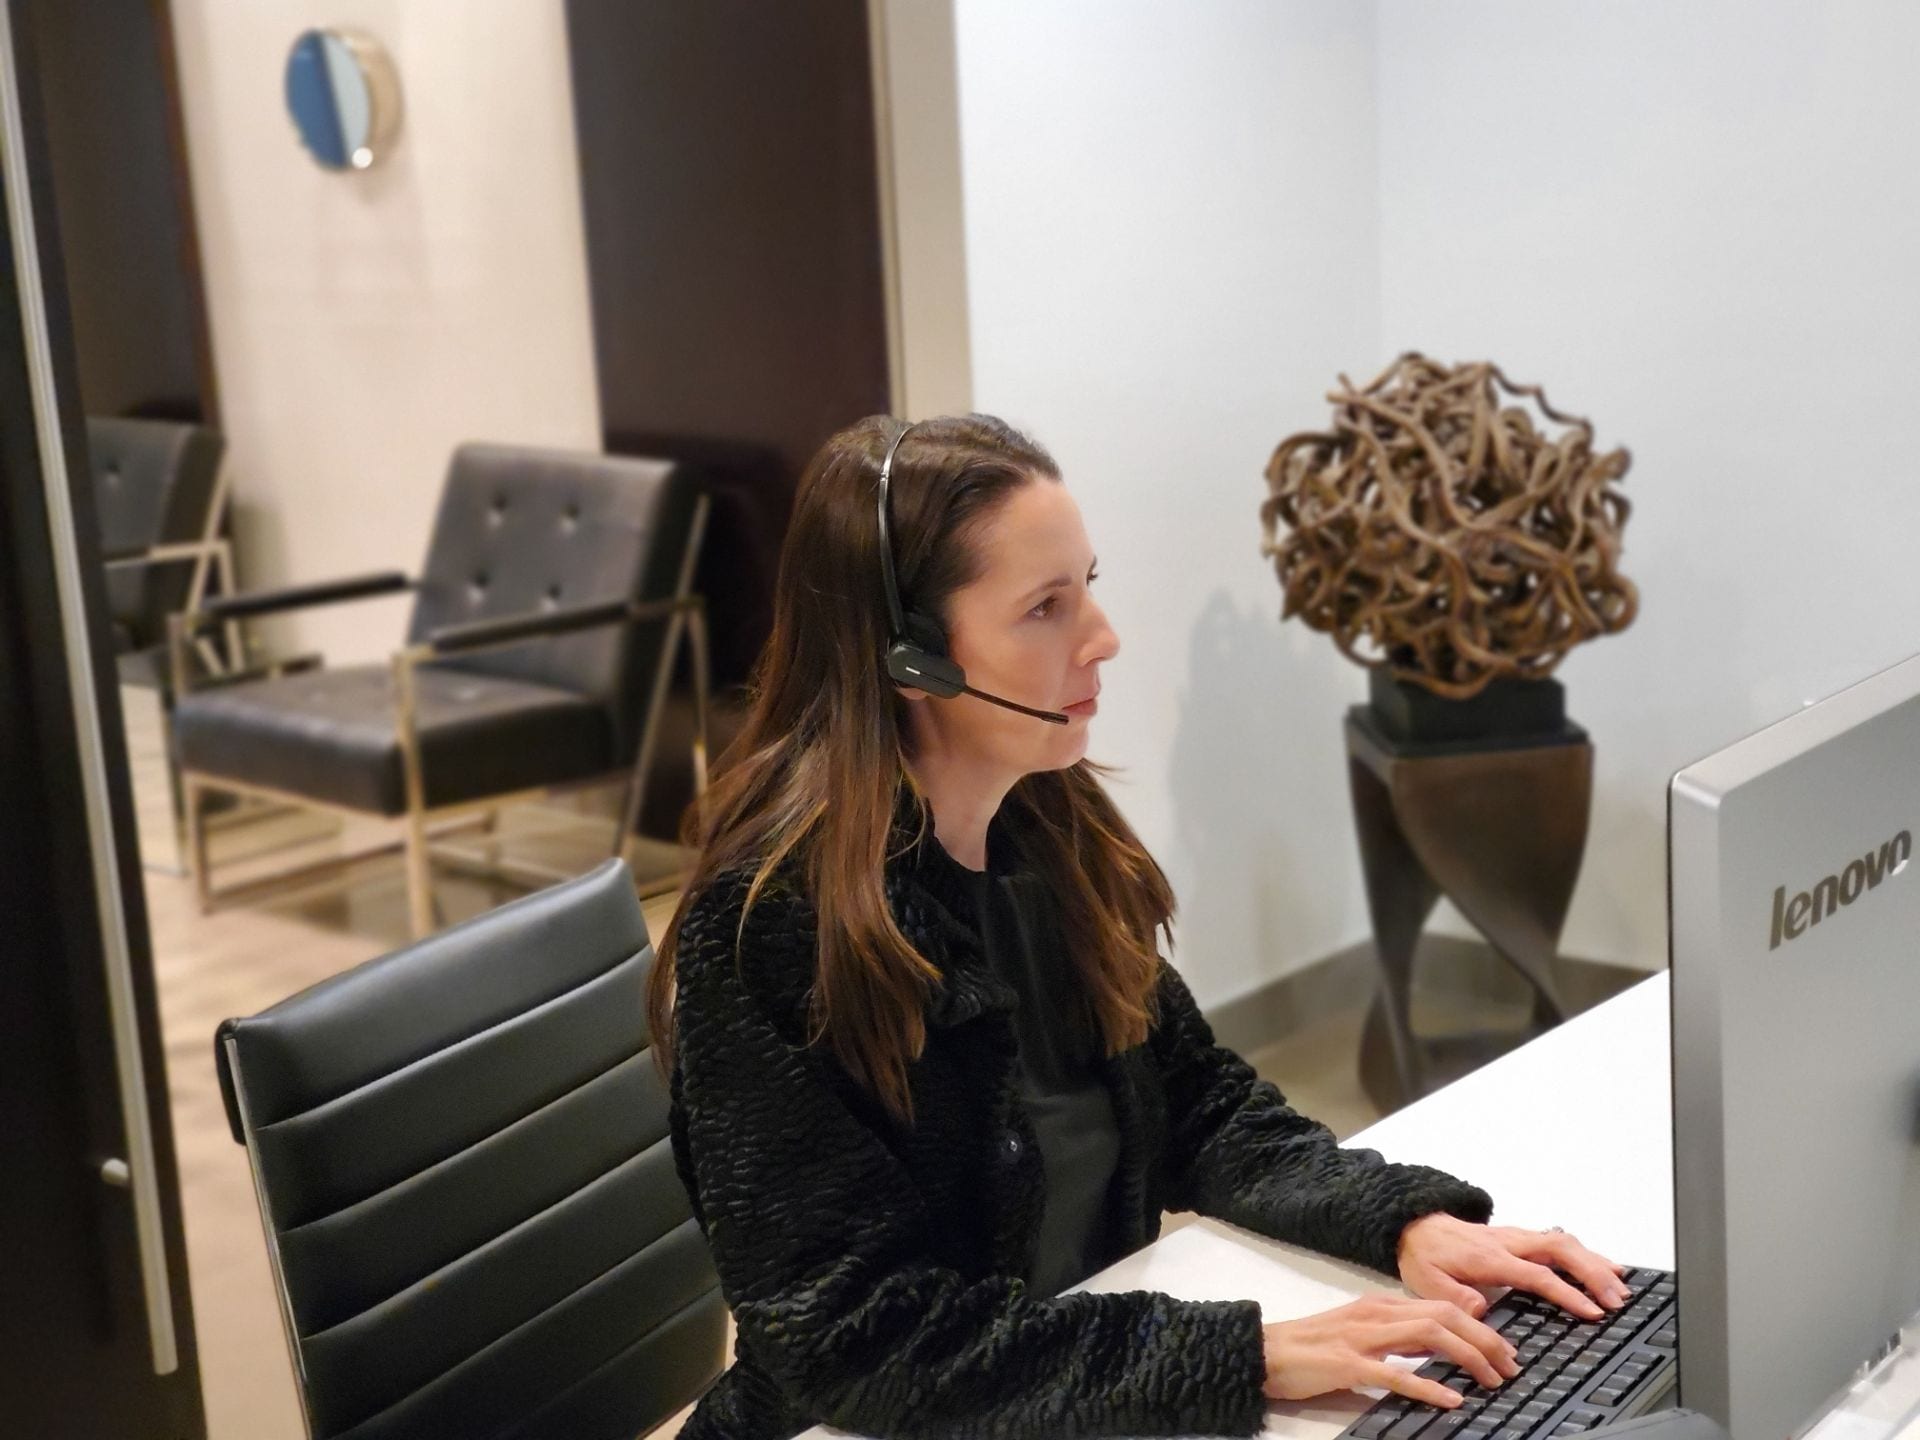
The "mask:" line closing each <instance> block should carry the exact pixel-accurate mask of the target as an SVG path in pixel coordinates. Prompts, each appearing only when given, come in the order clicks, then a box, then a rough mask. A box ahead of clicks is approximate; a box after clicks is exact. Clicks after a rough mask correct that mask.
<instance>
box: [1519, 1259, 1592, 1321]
mask: <svg viewBox="0 0 1920 1440" xmlns="http://www.w3.org/2000/svg"><path fill="white" fill-rule="evenodd" d="M1502 1270H1503V1272H1504V1273H1503V1274H1502V1275H1501V1277H1500V1278H1501V1283H1502V1284H1504V1285H1512V1286H1514V1287H1515V1288H1517V1289H1520V1290H1527V1291H1530V1292H1532V1293H1533V1294H1535V1295H1538V1296H1539V1297H1540V1298H1541V1299H1543V1300H1551V1301H1552V1302H1553V1303H1554V1304H1555V1305H1558V1306H1559V1307H1560V1308H1561V1309H1562V1310H1564V1311H1566V1312H1567V1313H1568V1314H1569V1315H1578V1316H1579V1317H1580V1318H1581V1319H1582V1320H1598V1319H1600V1318H1601V1317H1602V1316H1604V1315H1605V1314H1606V1312H1605V1311H1604V1310H1602V1309H1601V1308H1600V1307H1599V1306H1598V1305H1596V1304H1595V1303H1594V1302H1593V1301H1592V1300H1591V1299H1590V1298H1589V1297H1587V1296H1586V1295H1583V1294H1581V1293H1580V1291H1578V1290H1576V1289H1574V1288H1573V1286H1571V1285H1569V1284H1568V1283H1567V1282H1566V1281H1564V1280H1562V1279H1561V1278H1560V1277H1559V1276H1558V1275H1556V1274H1554V1273H1553V1271H1551V1270H1549V1269H1548V1268H1547V1267H1546V1266H1544V1265H1537V1264H1535V1263H1534V1262H1533V1261H1531V1260H1522V1259H1521V1258H1520V1257H1519V1256H1518V1255H1516V1256H1514V1257H1513V1259H1512V1260H1511V1261H1510V1262H1509V1263H1508V1264H1507V1265H1506V1266H1503V1267H1502Z"/></svg>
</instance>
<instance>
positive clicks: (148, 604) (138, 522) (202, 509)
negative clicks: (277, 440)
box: [87, 417, 226, 650]
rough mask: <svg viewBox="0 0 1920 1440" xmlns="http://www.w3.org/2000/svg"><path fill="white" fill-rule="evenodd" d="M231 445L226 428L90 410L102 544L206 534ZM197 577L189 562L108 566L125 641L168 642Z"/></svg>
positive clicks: (133, 644) (137, 546)
mask: <svg viewBox="0 0 1920 1440" xmlns="http://www.w3.org/2000/svg"><path fill="white" fill-rule="evenodd" d="M225 452H226V441H225V440H224V439H223V438H222V437H221V435H220V432H219V431H217V430H213V429H209V428H208V427H207V426H205V425H191V424H185V423H181V422H178V421H172V420H122V419H109V418H104V417H89V418H88V420H87V457H88V466H89V468H90V469H91V471H92V472H93V508H94V511H95V512H96V514H97V515H98V516H99V520H100V548H101V549H102V550H103V551H105V552H106V553H107V554H109V555H111V554H114V553H116V552H123V551H128V550H145V549H150V548H151V547H153V546H155V545H166V544H175V543H178V542H180V541H183V540H200V539H203V538H206V536H207V532H208V528H209V526H210V524H211V523H212V521H213V517H212V516H211V515H209V513H208V511H209V508H210V507H211V506H212V505H213V503H214V490H215V487H216V483H217V481H218V478H219V474H220V459H221V456H222V455H223V454H225ZM192 583H193V564H192V562H190V561H188V562H170V563H167V564H162V565H127V566H114V567H112V568H111V569H109V570H108V571H107V607H108V609H109V611H110V612H111V613H112V616H113V621H114V629H115V632H116V638H117V640H118V642H119V648H120V649H123V650H140V649H145V648H146V647H148V646H150V645H159V644H162V643H163V642H164V641H165V640H166V638H167V616H168V615H169V614H170V613H171V612H173V611H175V610H180V609H184V608H185V606H186V603H187V591H188V588H189V587H190V586H191V585H192Z"/></svg>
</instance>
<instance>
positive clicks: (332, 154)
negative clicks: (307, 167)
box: [287, 29, 400, 170]
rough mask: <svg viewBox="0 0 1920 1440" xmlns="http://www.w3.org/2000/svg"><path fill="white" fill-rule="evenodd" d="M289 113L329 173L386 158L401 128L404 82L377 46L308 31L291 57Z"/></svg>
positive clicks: (341, 34) (345, 35) (355, 36)
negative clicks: (401, 96)
mask: <svg viewBox="0 0 1920 1440" xmlns="http://www.w3.org/2000/svg"><path fill="white" fill-rule="evenodd" d="M287 109H288V111H289V112H290V113H291V114H292V115H293V124H294V128H295V129H296V130H298V131H299V132H300V142H301V144H303V145H305V146H306V147H307V151H308V153H310V154H311V155H312V156H313V158H314V159H315V160H316V161H318V162H319V163H320V164H321V165H322V166H324V167H325V168H327V169H329V170H365V169H366V168H367V167H368V166H370V165H372V164H374V163H375V162H377V161H379V160H383V159H385V158H386V155H387V152H388V151H389V150H390V149H392V148H393V138H394V135H395V134H396V133H397V132H398V130H399V128H400V77H399V75H398V74H397V73H396V72H395V70H394V68H393V61H392V59H391V58H389V57H388V55H387V52H386V51H385V50H383V49H382V48H381V47H380V44H379V42H378V41H376V40H374V39H373V38H372V37H371V36H368V35H363V34H361V33H359V32H358V31H355V30H335V29H325V30H309V31H307V32H306V33H305V34H304V35H302V36H301V37H300V38H299V39H298V40H296V41H294V42H293V50H292V52H291V53H290V54H289V55H288V56H287Z"/></svg>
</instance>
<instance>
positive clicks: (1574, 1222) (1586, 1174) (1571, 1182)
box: [803, 974, 1920, 1440]
mask: <svg viewBox="0 0 1920 1440" xmlns="http://www.w3.org/2000/svg"><path fill="white" fill-rule="evenodd" d="M1667 1015H1668V1010H1667V977H1666V976H1665V975H1664V974H1659V975H1655V976H1653V977H1651V978H1650V979H1648V980H1646V981H1644V982H1642V983H1641V984H1638V985H1636V986H1634V987H1633V988H1632V989H1630V990H1628V991H1626V992H1625V993H1623V994H1620V995H1617V996H1615V997H1614V998H1613V999H1611V1000H1609V1001H1607V1002H1606V1003H1605V1004H1602V1005H1598V1006H1596V1007H1594V1008H1593V1009H1592V1010H1589V1011H1587V1012H1586V1013H1585V1014H1583V1015H1580V1016H1577V1017H1576V1018H1574V1019H1573V1020H1570V1021H1568V1022H1567V1023H1566V1024H1565V1025H1561V1026H1558V1027H1557V1028H1555V1029H1553V1030H1550V1031H1548V1032H1547V1033H1546V1034H1545V1035H1542V1036H1540V1037H1539V1038H1538V1039H1536V1040H1534V1041H1532V1042H1530V1043H1529V1044H1527V1045H1524V1046H1522V1047H1521V1048H1520V1049H1518V1050H1515V1051H1513V1052H1512V1053H1510V1054H1508V1055H1505V1056H1503V1057H1501V1058H1500V1059H1499V1060H1496V1061H1494V1062H1493V1063H1492V1064H1491V1065H1487V1066H1484V1067H1482V1068H1481V1069H1479V1070H1476V1071H1475V1072H1474V1073H1473V1074H1471V1075H1468V1076H1466V1077H1464V1078H1463V1079H1461V1080H1458V1081H1456V1082H1455V1083H1453V1084H1452V1085H1449V1086H1447V1087H1446V1088H1445V1089H1443V1090H1440V1091H1437V1092H1436V1093H1434V1094H1432V1095H1429V1096H1428V1097H1427V1098H1426V1099H1424V1100H1421V1101H1419V1102H1417V1103H1415V1104H1413V1105H1409V1106H1407V1107H1406V1108H1405V1109H1404V1110H1401V1111H1400V1112H1399V1113H1397V1114H1395V1115H1392V1116H1389V1117H1388V1118H1387V1119H1385V1120H1383V1121H1381V1122H1380V1123H1379V1124H1377V1125H1374V1126H1372V1127H1370V1128H1369V1129H1367V1130H1364V1131H1362V1132H1361V1133H1360V1134H1358V1135H1355V1136H1354V1137H1353V1138H1352V1139H1351V1140H1350V1141H1348V1142H1347V1143H1348V1144H1349V1145H1353V1146H1360V1147H1366V1148H1370V1149H1375V1150H1378V1151H1380V1152H1381V1153H1382V1154H1384V1155H1385V1156H1386V1157H1387V1158H1388V1159H1390V1160H1402V1161H1409V1162H1417V1163H1419V1164H1424V1165H1433V1166H1437V1167H1438V1168H1440V1169H1442V1170H1445V1171H1447V1172H1448V1173H1450V1174H1453V1175H1458V1176H1459V1177H1460V1178H1461V1179H1463V1180H1470V1181H1472V1182H1473V1183H1474V1184H1476V1185H1479V1186H1481V1187H1482V1188H1484V1189H1485V1190H1487V1191H1488V1192H1489V1193H1490V1194H1491V1195H1492V1196H1493V1198H1494V1206H1495V1209H1494V1219H1495V1221H1496V1222H1497V1223H1499V1224H1503V1225H1524V1226H1528V1227H1530V1228H1536V1229H1544V1228H1546V1227H1547V1226H1549V1225H1561V1226H1564V1227H1565V1228H1566V1229H1568V1230H1569V1231H1571V1232H1573V1234H1575V1235H1577V1236H1579V1237H1580V1239H1581V1240H1582V1241H1583V1242H1584V1243H1585V1244H1587V1245H1589V1246H1591V1247H1592V1248H1593V1249H1595V1250H1598V1251H1599V1252H1600V1253H1601V1254H1603V1255H1606V1256H1607V1257H1608V1258H1609V1259H1612V1260H1615V1261H1618V1262H1619V1263H1621V1264H1624V1265H1637V1266H1653V1267H1656V1268H1659V1269H1662V1270H1670V1269H1672V1268H1673V1264H1674V1243H1673V1153H1672V1150H1673V1147H1672V1141H1673V1125H1672V1118H1671V1106H1670V1088H1669V1086H1670V1082H1669V1076H1670V1065H1669V1047H1668V1039H1669V1032H1668V1020H1667ZM1595 1082H1597V1083H1595ZM1569 1101H1573V1102H1575V1103H1576V1104H1577V1106H1578V1107H1579V1112H1580V1113H1574V1112H1571V1111H1570V1109H1569V1105H1568V1102H1569ZM1078 1288H1081V1289H1086V1290H1096V1291H1116V1290H1158V1291H1162V1292H1164V1293H1166V1294H1169V1295H1175V1296H1178V1297H1180V1298H1181V1299H1184V1300H1248V1299H1251V1300H1257V1301H1259V1302H1260V1311H1261V1315H1262V1317H1263V1318H1264V1319H1265V1320H1267V1321H1268V1322H1272V1321H1276V1320H1287V1319H1292V1318H1294V1317H1297V1316H1301V1315H1311V1314H1313V1313H1315V1312H1316V1311H1320V1310H1327V1309H1331V1308H1332V1307H1333V1306H1336V1305H1341V1304H1344V1303H1345V1302H1346V1301H1348V1300H1351V1299H1354V1298H1356V1297H1358V1296H1361V1295H1364V1294H1367V1293H1369V1292H1371V1291H1378V1290H1397V1289H1398V1288H1399V1287H1398V1286H1397V1285H1396V1284H1395V1283H1394V1282H1392V1281H1390V1280H1388V1279H1387V1278H1386V1277H1385V1276H1383V1275H1379V1274H1376V1273H1375V1272H1373V1271H1371V1270H1366V1269H1362V1268H1361V1267H1359V1266H1355V1265H1349V1264H1346V1263H1345V1262H1343V1261H1338V1260H1330V1259H1328V1258H1327V1257H1326V1256H1323V1255H1319V1254H1316V1253H1314V1252H1313V1251H1310V1250H1301V1249H1297V1248H1295V1247H1293V1246H1290V1245H1282V1244H1279V1243H1277V1242H1275V1241H1272V1240H1268V1239H1266V1238H1265V1237H1263V1236H1260V1235H1256V1234H1253V1233H1252V1232H1251V1231H1247V1230H1242V1229H1240V1228H1238V1227H1237V1226H1233V1225H1228V1224H1225V1223H1224V1222H1221V1221H1218V1220H1211V1219H1202V1220H1198V1221H1195V1222H1193V1223H1192V1224H1189V1225H1186V1226H1183V1227H1182V1228H1180V1229H1179V1230H1175V1231H1173V1232H1172V1233H1171V1234H1168V1235H1166V1236H1164V1237H1162V1238H1161V1239H1159V1240H1157V1241H1155V1242H1154V1243H1153V1244H1151V1245H1149V1246H1147V1247H1146V1248H1145V1249H1143V1250H1140V1251H1137V1252H1136V1253H1134V1254H1132V1255H1129V1256H1127V1257H1126V1258H1125V1259H1124V1260H1121V1261H1118V1262H1117V1263H1115V1264H1113V1265H1110V1266H1108V1267H1107V1268H1106V1269H1105V1270H1102V1271H1101V1272H1100V1273H1099V1274H1097V1275H1095V1276H1093V1277H1092V1278H1090V1279H1089V1280H1088V1281H1087V1282H1086V1283H1085V1284H1084V1285H1083V1286H1081V1287H1078ZM1783 1298H1784V1297H1783ZM1368 1403H1370V1402H1369V1401H1368V1400H1367V1399H1365V1398H1363V1397H1361V1396H1359V1395H1353V1394H1345V1395H1331V1396H1324V1397H1322V1398H1321V1399H1320V1400H1317V1401H1311V1402H1306V1403H1295V1404H1286V1405H1282V1404H1278V1403H1275V1404H1273V1405H1270V1406H1269V1408H1268V1411H1267V1420H1266V1426H1265V1429H1264V1430H1263V1431H1262V1432H1261V1433H1262V1434H1263V1435H1269V1436H1286V1437H1292V1440H1333V1437H1334V1436H1337V1435H1338V1434H1339V1433H1340V1432H1341V1431H1342V1430H1343V1429H1345V1428H1346V1427H1347V1426H1348V1425H1349V1424H1351V1423H1352V1421H1353V1418H1354V1417H1355V1416H1356V1415H1358V1414H1360V1413H1361V1412H1362V1411H1363V1410H1365V1409H1366V1407H1367V1405H1368ZM1916 1403H1920V1359H1915V1358H1911V1357H1902V1359H1901V1360H1900V1361H1898V1362H1896V1365H1895V1366H1894V1367H1893V1368H1891V1369H1890V1370H1889V1371H1887V1372H1884V1373H1883V1374H1882V1375H1881V1376H1880V1377H1879V1378H1878V1381H1877V1383H1876V1384H1875V1385H1874V1386H1873V1387H1872V1388H1871V1389H1870V1390H1863V1392H1862V1393H1860V1394H1859V1395H1857V1396H1856V1398H1855V1399H1854V1400H1853V1401H1852V1402H1851V1403H1850V1407H1849V1408H1848V1409H1847V1410H1846V1411H1844V1412H1837V1413H1835V1414H1833V1415H1830V1416H1828V1417H1827V1419H1825V1420H1823V1421H1822V1422H1821V1424H1820V1425H1819V1426H1818V1427H1816V1428H1815V1429H1814V1430H1813V1431H1812V1432H1811V1434H1810V1435H1809V1437H1808V1440H1869V1437H1871V1440H1891V1437H1894V1436H1896V1435H1897V1436H1898V1437H1900V1440H1920V1423H1913V1424H1909V1425H1908V1426H1907V1427H1906V1428H1904V1429H1900V1430H1897V1431H1896V1430H1895V1429H1893V1428H1892V1427H1893V1424H1894V1422H1895V1421H1897V1420H1898V1418H1899V1417H1901V1416H1903V1415H1910V1414H1911V1413H1912V1411H1913V1409H1914V1406H1915V1404H1916ZM845 1434H846V1432H844V1431H840V1430H835V1429H833V1428H831V1427H829V1426H816V1427H814V1428H813V1429H811V1430H808V1431H806V1432H805V1434H804V1436H803V1440H828V1437H835V1436H842V1435H845ZM1736 1440H1745V1437H1736Z"/></svg>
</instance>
